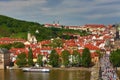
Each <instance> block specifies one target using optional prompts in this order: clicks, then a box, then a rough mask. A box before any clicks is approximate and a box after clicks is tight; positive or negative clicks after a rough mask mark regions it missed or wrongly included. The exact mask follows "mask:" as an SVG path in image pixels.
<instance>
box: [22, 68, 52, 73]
mask: <svg viewBox="0 0 120 80" xmlns="http://www.w3.org/2000/svg"><path fill="white" fill-rule="evenodd" d="M22 71H24V72H50V69H49V68H22Z"/></svg>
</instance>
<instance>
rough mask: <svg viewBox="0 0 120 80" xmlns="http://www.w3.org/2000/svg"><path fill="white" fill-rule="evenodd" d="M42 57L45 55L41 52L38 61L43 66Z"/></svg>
mask: <svg viewBox="0 0 120 80" xmlns="http://www.w3.org/2000/svg"><path fill="white" fill-rule="evenodd" d="M42 58H43V56H42V55H41V54H39V55H38V57H37V63H38V65H39V66H43V61H42Z"/></svg>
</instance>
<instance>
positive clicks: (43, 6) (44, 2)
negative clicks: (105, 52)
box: [0, 0, 120, 26]
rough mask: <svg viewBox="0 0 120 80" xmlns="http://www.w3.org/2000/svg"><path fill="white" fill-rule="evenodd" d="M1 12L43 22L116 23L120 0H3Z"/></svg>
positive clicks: (72, 23)
mask: <svg viewBox="0 0 120 80" xmlns="http://www.w3.org/2000/svg"><path fill="white" fill-rule="evenodd" d="M0 15H6V16H9V17H13V18H16V19H20V20H26V21H33V22H38V23H41V24H46V23H53V22H55V23H58V22H59V23H60V24H61V25H74V26H76V25H78V26H79V25H85V24H105V25H108V24H116V23H119V22H120V0H0Z"/></svg>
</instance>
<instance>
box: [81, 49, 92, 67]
mask: <svg viewBox="0 0 120 80" xmlns="http://www.w3.org/2000/svg"><path fill="white" fill-rule="evenodd" d="M82 65H83V66H84V67H89V66H90V65H91V55H90V51H89V49H88V48H85V49H84V50H83V53H82Z"/></svg>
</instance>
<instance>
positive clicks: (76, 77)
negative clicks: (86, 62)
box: [49, 70, 90, 80]
mask: <svg viewBox="0 0 120 80" xmlns="http://www.w3.org/2000/svg"><path fill="white" fill-rule="evenodd" d="M55 74H56V75H55ZM49 80H90V72H88V71H79V70H78V71H68V70H66V71H64V70H57V71H56V70H53V71H51V73H50V79H49Z"/></svg>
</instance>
